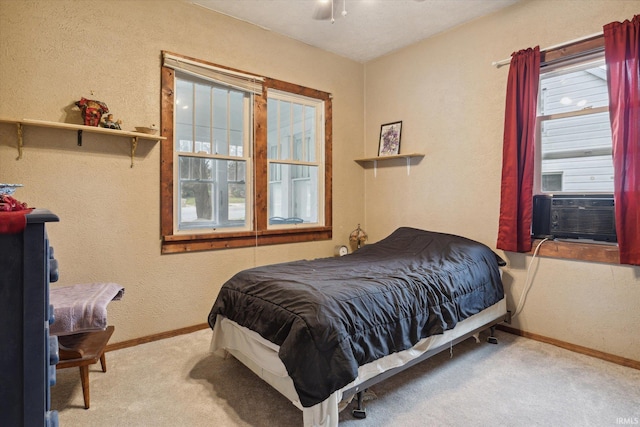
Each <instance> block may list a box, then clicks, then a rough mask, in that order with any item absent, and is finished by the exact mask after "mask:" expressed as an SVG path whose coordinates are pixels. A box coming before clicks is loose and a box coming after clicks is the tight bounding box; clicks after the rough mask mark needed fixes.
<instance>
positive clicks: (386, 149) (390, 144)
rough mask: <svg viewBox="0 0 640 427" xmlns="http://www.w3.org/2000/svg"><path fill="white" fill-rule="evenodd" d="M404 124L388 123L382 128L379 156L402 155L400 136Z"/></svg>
mask: <svg viewBox="0 0 640 427" xmlns="http://www.w3.org/2000/svg"><path fill="white" fill-rule="evenodd" d="M401 132H402V122H401V121H400V122H393V123H387V124H384V125H382V126H380V146H379V148H378V155H379V156H394V155H397V154H398V153H400V134H401Z"/></svg>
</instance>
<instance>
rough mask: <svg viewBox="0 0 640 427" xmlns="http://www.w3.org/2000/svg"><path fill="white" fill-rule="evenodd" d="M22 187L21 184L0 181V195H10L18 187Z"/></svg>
mask: <svg viewBox="0 0 640 427" xmlns="http://www.w3.org/2000/svg"><path fill="white" fill-rule="evenodd" d="M20 187H22V184H3V183H0V195H5V194H6V195H7V196H11V195H13V193H15V192H16V190H17V189H18V188H20Z"/></svg>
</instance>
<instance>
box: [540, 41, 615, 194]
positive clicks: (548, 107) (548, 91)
mask: <svg viewBox="0 0 640 427" xmlns="http://www.w3.org/2000/svg"><path fill="white" fill-rule="evenodd" d="M538 94H539V95H538V101H539V102H538V135H537V144H536V146H537V147H539V148H538V150H539V152H538V156H539V160H540V161H539V162H537V165H536V166H537V168H536V171H537V177H538V178H537V179H536V190H537V191H536V192H538V193H540V192H542V193H545V192H551V193H556V194H559V193H573V194H578V193H579V194H592V193H613V158H612V142H611V124H610V121H609V95H608V91H607V74H606V68H605V64H604V52H599V53H597V54H595V55H594V54H591V55H588V56H586V57H585V58H583V59H580V60H578V61H576V60H575V59H573V60H565V61H558V62H557V63H556V64H554V65H548V66H546V67H543V68H542V69H541V72H540V88H539V92H538Z"/></svg>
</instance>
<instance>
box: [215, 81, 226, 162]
mask: <svg viewBox="0 0 640 427" xmlns="http://www.w3.org/2000/svg"><path fill="white" fill-rule="evenodd" d="M228 95H229V91H228V90H226V89H220V88H217V87H214V88H213V145H214V147H213V149H214V154H221V155H227V154H229V149H228V147H229V141H228V135H229V132H228V131H229V128H228V126H227V123H229V109H228V108H227V107H228V105H229V102H228Z"/></svg>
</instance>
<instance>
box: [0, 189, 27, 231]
mask: <svg viewBox="0 0 640 427" xmlns="http://www.w3.org/2000/svg"><path fill="white" fill-rule="evenodd" d="M16 187H22V185H20V184H0V191H10V193H8V192H5V193H2V192H0V234H15V233H20V232H21V231H22V230H24V228H25V227H26V225H27V219H26V217H25V215H26V214H28V213H29V212H31V211H32V210H33V208H30V207H29V206H27V204H26V203H23V202H20V201H19V200H18V199H16V198H14V197H13V196H12V195H11V194H13V192H14V191H15V190H16Z"/></svg>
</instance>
